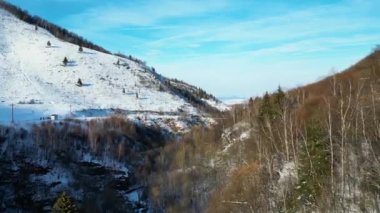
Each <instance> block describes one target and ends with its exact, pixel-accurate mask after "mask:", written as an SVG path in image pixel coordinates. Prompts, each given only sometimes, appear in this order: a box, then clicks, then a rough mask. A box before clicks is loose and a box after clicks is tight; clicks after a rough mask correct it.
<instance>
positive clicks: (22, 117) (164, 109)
mask: <svg viewBox="0 0 380 213" xmlns="http://www.w3.org/2000/svg"><path fill="white" fill-rule="evenodd" d="M0 20H1V22H0V47H1V48H0V70H1V73H0V75H1V78H0V84H1V85H2V92H1V93H0V104H1V106H0V108H1V109H2V110H1V112H2V116H1V122H3V123H8V122H9V121H10V119H11V116H10V105H11V104H15V105H16V106H15V115H16V116H15V120H16V121H18V122H23V121H33V120H39V119H40V117H46V116H49V115H51V114H58V115H59V116H60V117H66V116H69V117H82V116H85V117H98V116H104V115H107V114H109V113H110V112H111V111H114V110H116V109H119V111H120V110H121V111H122V112H125V113H126V114H127V115H130V114H136V113H137V112H138V113H144V112H146V113H148V114H151V113H155V114H166V115H172V116H173V115H180V114H181V115H182V114H187V115H189V116H191V115H200V114H202V112H204V109H201V108H200V107H199V104H200V103H201V104H202V105H203V106H206V107H207V108H210V107H211V108H212V109H215V108H214V107H222V108H223V105H222V104H221V103H219V102H218V101H217V100H216V99H210V101H211V102H210V103H211V104H212V106H211V105H209V104H208V103H209V102H205V101H203V100H201V98H199V97H196V96H195V99H196V101H194V100H193V99H189V98H188V97H184V95H183V93H181V92H180V91H177V90H173V89H172V88H171V87H168V86H167V85H166V82H167V81H170V79H167V78H165V77H163V76H161V75H159V74H157V73H156V72H155V71H154V69H152V68H150V67H147V66H146V65H145V63H142V62H141V61H139V60H136V59H134V58H128V57H120V56H117V55H112V54H108V53H103V52H98V51H96V50H92V49H88V48H85V47H82V49H83V50H82V51H79V46H78V45H74V44H72V43H69V42H66V41H63V40H61V39H58V38H56V37H55V36H53V35H52V34H51V33H50V32H48V31H47V30H45V29H43V28H40V27H38V28H35V26H34V25H31V24H27V23H25V22H23V21H21V20H19V19H17V18H16V17H14V16H13V15H12V14H10V13H9V12H7V11H5V10H3V9H0ZM48 42H49V44H50V45H48ZM121 42H122V41H121ZM65 57H66V58H67V59H68V61H67V63H66V64H64V62H63V61H64V58H65ZM79 79H81V81H82V85H79V86H78V85H77V82H78V80H79ZM194 103H196V104H194Z"/></svg>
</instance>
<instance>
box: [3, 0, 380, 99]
mask: <svg viewBox="0 0 380 213" xmlns="http://www.w3.org/2000/svg"><path fill="white" fill-rule="evenodd" d="M8 2H11V3H13V4H15V5H17V6H19V7H22V8H23V9H25V10H27V11H29V13H31V14H33V15H38V16H40V17H42V18H45V19H47V20H49V21H50V22H53V23H55V24H58V25H60V26H62V27H64V28H67V29H68V30H70V31H73V32H75V33H77V34H79V35H81V36H83V37H84V38H86V39H88V40H90V41H92V42H94V43H96V44H98V45H100V46H102V47H104V48H106V49H108V50H110V51H112V52H121V53H124V54H126V55H134V56H136V57H138V58H140V59H142V60H144V61H146V62H147V64H148V65H149V66H153V67H155V69H156V71H157V72H159V73H161V74H163V75H165V76H167V77H171V78H178V79H181V80H184V81H186V82H188V83H191V84H193V85H196V86H198V87H201V88H203V89H205V90H206V91H207V92H210V93H212V94H214V95H215V96H217V97H220V98H228V97H229V98H236V97H241V98H248V97H251V96H257V95H262V94H263V93H264V92H265V91H273V90H275V89H276V88H277V87H278V86H279V85H280V86H281V87H283V88H285V89H290V88H294V87H297V86H301V85H305V84H307V83H311V82H314V81H316V80H319V79H322V78H324V77H326V76H328V75H331V74H332V73H335V72H339V71H342V70H344V69H345V68H347V67H349V66H351V65H353V64H354V63H355V62H357V61H358V60H360V59H361V58H363V57H365V56H366V55H368V54H370V53H371V51H372V50H373V48H374V47H375V45H377V44H380V24H379V23H380V13H379V8H380V1H379V0H342V1H333V0H329V1H328V0H320V1H314V0H308V1H305V0H287V1H280V0H277V1H275V0H266V1H261V0H260V1H259V0H214V1H212V0H209V1H205V0H191V1H183V0H128V1H125V0H107V1H104V0H28V1H26V0H8Z"/></svg>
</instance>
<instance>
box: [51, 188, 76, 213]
mask: <svg viewBox="0 0 380 213" xmlns="http://www.w3.org/2000/svg"><path fill="white" fill-rule="evenodd" d="M52 212H54V213H58V212H59V213H73V212H78V210H77V208H76V206H75V203H74V202H73V200H72V199H71V197H70V196H69V195H68V194H66V192H63V193H62V194H61V195H60V196H59V197H58V199H57V200H56V201H55V203H54V205H53V210H52Z"/></svg>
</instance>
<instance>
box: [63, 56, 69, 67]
mask: <svg viewBox="0 0 380 213" xmlns="http://www.w3.org/2000/svg"><path fill="white" fill-rule="evenodd" d="M67 63H69V60H67V58H66V57H65V58H64V59H63V65H65V66H66V65H67Z"/></svg>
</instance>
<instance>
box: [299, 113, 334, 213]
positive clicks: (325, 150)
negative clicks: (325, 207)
mask: <svg viewBox="0 0 380 213" xmlns="http://www.w3.org/2000/svg"><path fill="white" fill-rule="evenodd" d="M306 131H307V140H306V144H305V145H304V146H303V147H302V149H301V152H300V156H299V166H298V177H299V179H298V185H297V187H296V196H297V198H296V199H297V200H298V201H299V202H300V204H301V205H306V206H313V205H314V204H315V203H316V201H317V200H318V198H319V196H320V195H321V193H322V191H323V187H328V186H327V185H328V183H329V175H330V161H329V155H330V153H329V147H328V143H327V141H326V137H325V134H324V132H323V130H322V128H321V126H320V124H319V123H318V122H317V121H315V120H312V121H309V122H308V123H307V125H306Z"/></svg>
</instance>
